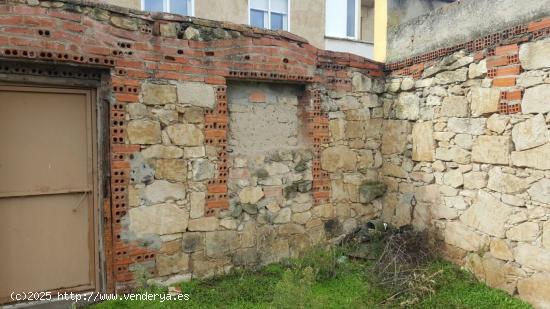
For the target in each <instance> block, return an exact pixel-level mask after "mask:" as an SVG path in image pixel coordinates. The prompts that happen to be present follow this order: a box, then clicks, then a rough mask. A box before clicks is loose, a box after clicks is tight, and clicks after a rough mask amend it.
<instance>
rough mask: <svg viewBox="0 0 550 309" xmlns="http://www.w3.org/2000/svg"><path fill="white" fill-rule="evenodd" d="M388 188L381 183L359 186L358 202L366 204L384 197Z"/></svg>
mask: <svg viewBox="0 0 550 309" xmlns="http://www.w3.org/2000/svg"><path fill="white" fill-rule="evenodd" d="M387 189H388V186H386V185H385V184H383V183H365V184H362V185H361V186H359V202H361V203H362V204H368V203H370V202H372V201H374V200H375V199H377V198H379V197H380V196H382V195H384V193H385V192H386V190H387Z"/></svg>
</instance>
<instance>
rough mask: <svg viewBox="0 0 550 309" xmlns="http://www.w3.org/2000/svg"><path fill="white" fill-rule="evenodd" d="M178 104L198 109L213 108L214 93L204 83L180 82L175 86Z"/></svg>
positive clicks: (214, 104) (210, 87)
mask: <svg viewBox="0 0 550 309" xmlns="http://www.w3.org/2000/svg"><path fill="white" fill-rule="evenodd" d="M177 89H178V90H177V94H178V103H180V104H189V105H193V106H198V107H206V108H214V107H215V106H216V92H215V91H214V87H213V86H211V85H208V84H204V83H197V82H182V83H178V86H177Z"/></svg>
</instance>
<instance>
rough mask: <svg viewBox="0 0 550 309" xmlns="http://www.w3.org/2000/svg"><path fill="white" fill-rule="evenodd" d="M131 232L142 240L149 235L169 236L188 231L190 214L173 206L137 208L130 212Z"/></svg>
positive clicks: (161, 205) (159, 205)
mask: <svg viewBox="0 0 550 309" xmlns="http://www.w3.org/2000/svg"><path fill="white" fill-rule="evenodd" d="M128 213H129V220H130V225H129V230H130V231H131V232H132V233H134V234H135V235H136V237H138V238H141V237H143V236H145V235H147V234H157V235H167V234H174V233H181V232H184V231H185V229H187V225H188V221H189V213H188V212H187V210H185V209H180V208H179V207H177V206H176V205H173V204H157V205H153V206H146V207H135V208H131V209H130V210H129V211H128Z"/></svg>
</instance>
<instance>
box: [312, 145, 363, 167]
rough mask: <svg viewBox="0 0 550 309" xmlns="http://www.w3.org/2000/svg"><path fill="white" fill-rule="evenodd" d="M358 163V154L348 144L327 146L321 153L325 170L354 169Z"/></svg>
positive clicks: (322, 165)
mask: <svg viewBox="0 0 550 309" xmlns="http://www.w3.org/2000/svg"><path fill="white" fill-rule="evenodd" d="M356 164H357V154H356V153H355V152H354V151H353V150H351V149H349V148H348V147H346V146H342V145H340V146H335V147H329V148H326V149H325V150H324V151H323V152H322V153H321V167H322V168H323V169H324V170H325V171H329V172H335V171H338V170H341V171H354V170H355V168H356Z"/></svg>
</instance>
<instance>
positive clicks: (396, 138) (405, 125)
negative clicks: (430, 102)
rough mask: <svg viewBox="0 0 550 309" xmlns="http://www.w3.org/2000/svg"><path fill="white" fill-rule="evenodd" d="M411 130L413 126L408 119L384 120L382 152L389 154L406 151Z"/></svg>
mask: <svg viewBox="0 0 550 309" xmlns="http://www.w3.org/2000/svg"><path fill="white" fill-rule="evenodd" d="M410 130H411V127H410V124H409V122H408V121H402V120H387V121H384V123H383V124H382V146H381V151H382V154H384V155H389V154H396V153H402V152H403V151H405V150H406V149H407V137H408V135H409V132H410Z"/></svg>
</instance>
